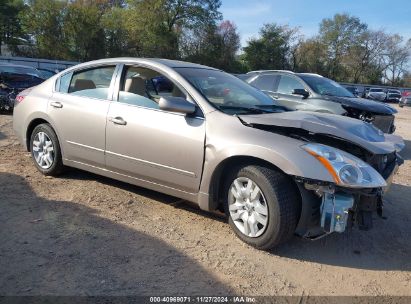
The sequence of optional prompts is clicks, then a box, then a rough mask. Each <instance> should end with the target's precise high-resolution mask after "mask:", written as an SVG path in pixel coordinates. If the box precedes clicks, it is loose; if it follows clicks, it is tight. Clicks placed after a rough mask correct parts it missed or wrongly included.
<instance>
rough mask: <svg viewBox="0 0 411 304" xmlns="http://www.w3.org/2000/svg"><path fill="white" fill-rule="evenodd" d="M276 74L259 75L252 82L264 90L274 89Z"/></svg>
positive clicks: (254, 85)
mask: <svg viewBox="0 0 411 304" xmlns="http://www.w3.org/2000/svg"><path fill="white" fill-rule="evenodd" d="M276 78H277V76H276V75H259V76H258V77H257V78H256V79H254V80H253V81H252V82H250V84H251V85H252V86H253V87H255V88H257V89H260V90H262V91H271V92H272V91H274V83H275V80H276Z"/></svg>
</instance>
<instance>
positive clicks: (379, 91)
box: [370, 89, 383, 93]
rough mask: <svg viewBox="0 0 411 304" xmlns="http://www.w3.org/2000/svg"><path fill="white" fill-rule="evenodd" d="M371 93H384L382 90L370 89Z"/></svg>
mask: <svg viewBox="0 0 411 304" xmlns="http://www.w3.org/2000/svg"><path fill="white" fill-rule="evenodd" d="M370 92H374V93H382V92H383V90H382V89H370Z"/></svg>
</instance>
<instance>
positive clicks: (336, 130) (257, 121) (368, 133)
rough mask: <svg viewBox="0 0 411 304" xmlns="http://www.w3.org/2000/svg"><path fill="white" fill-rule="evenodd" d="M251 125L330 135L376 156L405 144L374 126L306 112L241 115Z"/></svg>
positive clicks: (336, 116) (341, 117) (351, 119)
mask: <svg viewBox="0 0 411 304" xmlns="http://www.w3.org/2000/svg"><path fill="white" fill-rule="evenodd" d="M239 118H240V119H241V120H242V121H243V122H245V123H247V124H250V125H264V126H278V127H286V128H296V129H302V130H306V131H309V132H312V133H316V134H326V135H331V136H333V137H337V138H340V139H344V140H346V141H348V142H352V143H354V144H357V145H358V146H361V147H363V148H364V149H366V150H368V151H370V152H372V153H374V154H388V153H392V152H394V151H400V150H402V149H403V148H404V146H405V144H404V141H403V139H402V138H401V137H400V136H397V135H392V134H384V133H383V132H381V131H380V130H379V129H377V128H376V127H374V126H373V125H372V124H370V123H366V122H363V121H361V120H358V119H354V118H350V117H345V116H339V115H333V114H326V113H314V112H305V111H290V112H282V113H273V114H259V115H239Z"/></svg>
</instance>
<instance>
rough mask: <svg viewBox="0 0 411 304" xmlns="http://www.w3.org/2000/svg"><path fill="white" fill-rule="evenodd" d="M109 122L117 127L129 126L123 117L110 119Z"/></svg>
mask: <svg viewBox="0 0 411 304" xmlns="http://www.w3.org/2000/svg"><path fill="white" fill-rule="evenodd" d="M108 120H109V121H111V122H112V123H113V124H116V125H121V126H125V125H126V124H127V121H125V120H124V119H123V118H122V117H110V118H109V119H108Z"/></svg>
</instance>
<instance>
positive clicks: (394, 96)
mask: <svg viewBox="0 0 411 304" xmlns="http://www.w3.org/2000/svg"><path fill="white" fill-rule="evenodd" d="M400 99H401V92H400V90H394V89H389V90H388V91H387V98H386V101H387V102H397V103H398V102H400Z"/></svg>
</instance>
